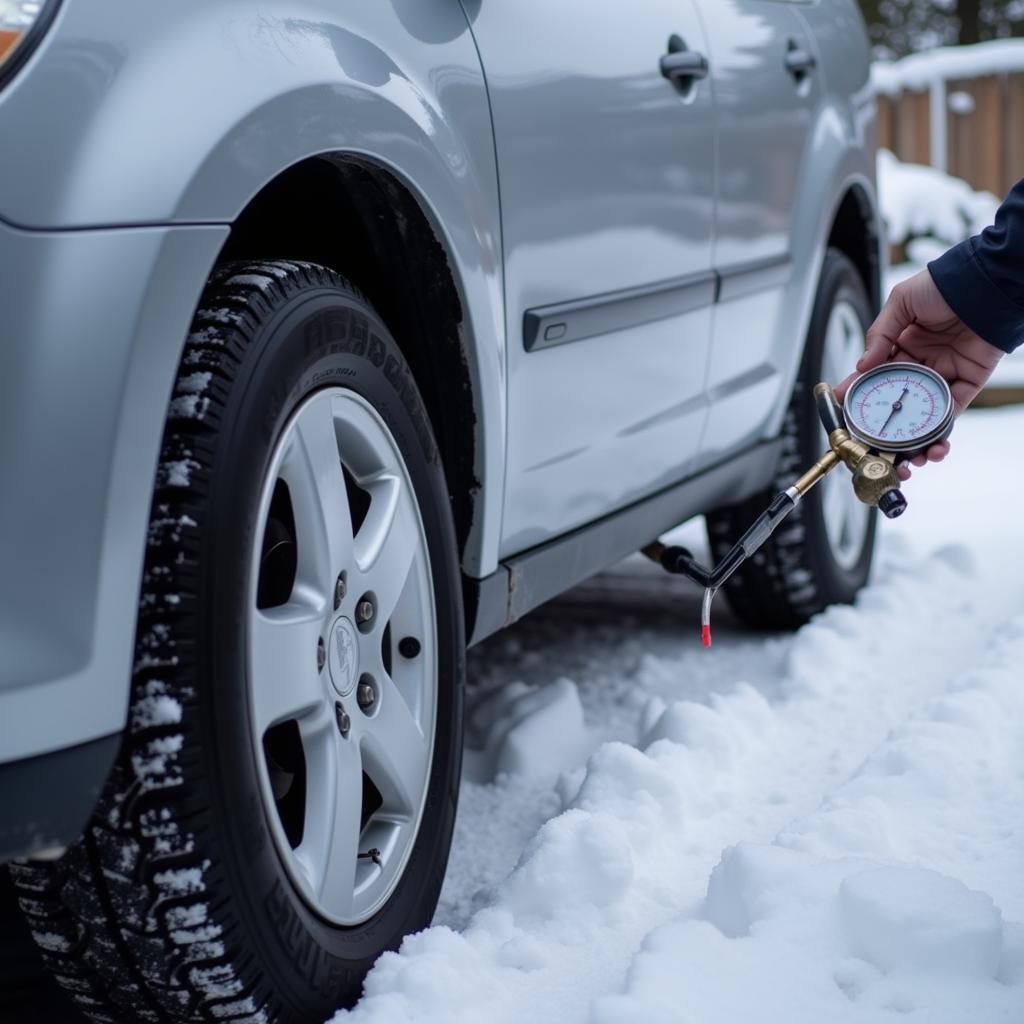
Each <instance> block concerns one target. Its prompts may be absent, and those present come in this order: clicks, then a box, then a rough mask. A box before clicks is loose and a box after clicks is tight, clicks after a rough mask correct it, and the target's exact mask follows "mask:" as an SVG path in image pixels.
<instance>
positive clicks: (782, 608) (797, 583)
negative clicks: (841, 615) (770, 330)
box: [707, 249, 877, 629]
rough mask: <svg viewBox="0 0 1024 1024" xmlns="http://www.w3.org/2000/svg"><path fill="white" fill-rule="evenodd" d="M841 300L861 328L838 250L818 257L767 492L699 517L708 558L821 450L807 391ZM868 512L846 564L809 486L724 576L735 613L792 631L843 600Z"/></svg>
mask: <svg viewBox="0 0 1024 1024" xmlns="http://www.w3.org/2000/svg"><path fill="white" fill-rule="evenodd" d="M841 300H842V301H846V302H849V303H850V305H851V306H852V307H853V308H854V309H855V310H856V311H857V316H858V318H859V319H860V321H861V325H862V327H863V328H864V330H865V331H867V328H868V326H869V325H870V323H871V320H872V316H871V303H870V301H869V299H868V296H867V292H866V291H865V288H864V284H863V281H862V280H861V277H860V275H859V274H858V273H857V269H856V268H855V267H854V265H853V264H852V263H851V262H850V260H849V259H848V258H847V257H846V256H845V255H843V253H841V252H839V251H837V250H835V249H829V250H828V252H827V253H826V254H825V262H824V265H823V266H822V271H821V279H820V281H819V284H818V291H817V295H816V297H815V302H814V310H813V313H812V316H811V324H810V328H809V330H808V334H807V343H806V346H805V349H804V356H803V360H802V361H801V364H800V370H799V373H798V374H797V380H796V384H795V387H794V390H793V397H792V399H791V400H790V405H789V409H788V410H787V413H786V418H785V422H784V425H783V429H782V439H783V449H782V454H781V457H780V459H779V465H778V469H777V471H776V474H775V479H774V481H773V484H772V487H771V489H770V490H766V491H764V492H762V493H760V494H756V495H754V497H752V498H750V499H748V500H746V501H743V502H741V503H739V504H737V505H732V506H729V507H727V508H721V509H718V510H716V511H714V512H712V513H711V514H709V515H708V516H707V528H708V538H709V540H710V544H711V551H712V554H713V557H714V560H715V561H717V560H718V559H720V558H721V557H722V556H723V555H724V554H725V553H726V552H727V551H728V550H729V548H731V547H732V546H733V544H735V543H736V541H737V540H738V539H739V538H740V536H741V535H742V534H743V532H744V531H745V530H746V529H747V527H749V526H750V524H751V523H752V522H753V521H754V520H755V519H756V518H757V516H759V515H760V514H761V513H762V512H763V511H764V509H765V508H766V507H767V505H768V502H769V501H771V499H772V497H774V495H775V494H777V493H778V492H779V491H780V490H784V489H785V488H786V487H789V486H790V485H791V484H792V483H793V481H794V480H796V479H797V477H799V476H800V475H801V474H802V473H803V472H804V470H806V469H807V468H808V467H809V466H810V465H811V464H812V463H813V462H814V461H815V460H816V459H817V458H819V456H820V455H821V454H822V452H823V451H824V449H825V439H824V434H823V433H822V429H821V423H820V421H819V418H818V414H817V411H816V409H815V404H814V399H813V397H812V394H811V388H813V386H814V385H815V384H816V383H817V382H818V381H819V380H821V376H822V362H823V357H824V347H825V330H826V327H827V325H828V321H829V316H830V314H831V312H832V309H833V308H834V306H835V305H836V304H837V303H838V302H839V301H841ZM876 527H877V516H876V515H875V514H874V513H872V514H871V518H870V522H869V524H868V529H867V532H866V535H865V537H864V543H863V545H862V548H861V551H860V556H859V557H858V558H857V559H856V561H855V562H854V564H853V565H852V566H851V567H850V568H844V567H843V566H841V565H840V564H839V563H838V562H837V561H836V557H835V553H834V552H833V549H832V545H831V543H830V542H829V538H828V533H827V531H826V529H825V519H824V514H823V508H822V489H821V487H820V485H819V486H818V487H817V488H815V489H814V490H813V491H812V492H811V493H810V494H809V495H808V496H807V498H806V499H805V500H804V501H803V502H802V503H801V504H800V505H799V506H798V507H797V508H796V510H795V511H794V512H793V513H791V515H790V516H789V518H788V519H787V520H786V521H785V523H783V525H782V526H780V527H779V529H778V531H777V532H776V533H775V534H774V536H772V537H771V539H770V540H768V542H767V543H766V544H765V545H764V546H763V547H762V548H761V549H760V550H759V551H758V552H757V553H756V554H755V555H754V556H753V557H752V558H751V559H750V560H749V561H748V562H747V563H746V564H744V566H743V567H742V568H741V569H740V570H739V571H738V572H737V573H736V574H735V575H734V576H733V577H732V578H731V579H730V580H729V581H728V583H727V584H726V585H725V593H726V595H727V596H728V599H729V604H730V605H731V606H732V608H733V610H734V611H735V612H736V614H737V616H738V617H739V618H740V619H741V620H743V621H744V622H745V623H747V624H748V625H750V626H754V627H756V628H759V629H796V628H798V627H799V626H802V625H803V624H804V623H805V622H807V621H808V619H810V618H811V616H813V615H816V614H817V613H818V612H820V611H822V610H823V609H825V608H827V607H828V606H829V605H831V604H848V603H849V602H851V601H852V600H853V599H854V597H855V596H856V594H857V592H858V591H859V590H860V589H861V587H863V586H864V584H865V583H866V582H867V579H868V574H869V573H870V571H871V559H872V556H873V553H874V546H875V530H876Z"/></svg>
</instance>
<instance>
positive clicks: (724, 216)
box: [699, 0, 882, 467]
mask: <svg viewBox="0 0 1024 1024" xmlns="http://www.w3.org/2000/svg"><path fill="white" fill-rule="evenodd" d="M709 7H710V8H712V10H713V11H714V12H715V13H713V14H711V15H709V13H708V8H709ZM702 11H703V12H704V16H705V19H706V21H707V22H708V25H709V28H708V31H709V36H710V39H711V45H712V51H713V52H715V43H716V40H717V41H719V42H720V41H721V40H722V39H723V38H724V37H725V36H726V34H727V32H728V31H729V30H730V29H731V30H736V29H737V27H745V30H746V31H747V32H748V33H749V34H750V36H751V38H750V39H749V40H748V41H747V43H746V45H745V46H743V47H742V49H741V48H739V47H738V45H737V44H738V42H739V39H738V37H739V36H740V35H742V33H738V32H737V37H736V38H732V39H731V40H730V41H729V48H731V49H734V50H735V51H736V52H733V53H732V55H731V56H730V57H729V58H728V60H729V61H731V62H732V63H733V64H735V65H736V66H735V67H734V69H733V70H732V71H731V72H730V73H729V77H730V78H731V82H730V88H733V89H735V94H734V95H732V96H730V95H729V94H724V93H723V90H722V88H719V90H718V92H717V93H716V96H717V97H718V98H719V99H720V102H721V103H722V104H723V106H725V107H726V108H728V107H729V106H730V105H731V106H732V107H733V108H734V109H733V113H732V115H731V116H732V117H733V118H734V119H737V120H738V121H739V123H735V124H732V125H730V124H729V123H728V122H726V123H725V124H720V137H721V138H722V140H723V150H722V157H721V159H722V161H723V164H722V170H721V173H720V186H719V187H720V196H722V202H721V203H720V207H719V209H720V217H719V221H718V232H717V237H716V253H715V262H716V266H717V267H718V268H719V269H720V271H721V272H722V273H723V274H725V275H728V274H729V272H730V268H733V267H736V266H739V267H740V268H741V269H742V268H743V266H744V265H745V264H746V263H747V260H749V259H751V258H754V259H764V260H766V261H770V260H772V259H778V258H780V257H784V258H785V260H786V261H787V262H786V264H784V265H783V264H780V268H784V270H785V273H784V276H783V275H780V277H779V282H780V284H779V286H777V287H770V288H766V289H763V290H758V291H751V292H750V293H748V294H744V295H741V296H740V297H738V298H736V299H729V297H728V296H727V295H726V294H723V296H722V301H721V302H719V304H718V305H716V307H715V325H714V341H713V344H712V355H711V370H710V375H709V381H708V392H709V397H710V399H711V411H710V414H709V417H708V423H707V430H706V433H705V436H704V440H703V443H702V446H701V457H700V461H699V465H700V466H701V467H703V466H707V465H713V464H715V463H716V462H717V461H719V460H721V459H722V458H724V457H727V456H729V455H730V454H731V453H733V452H736V451H740V450H742V449H743V448H744V447H745V446H747V445H749V444H751V443H753V442H754V441H756V440H758V439H764V438H770V437H773V436H775V435H776V434H777V433H778V431H779V430H780V429H781V426H782V420H783V417H784V416H785V413H786V409H787V407H788V399H789V395H790V393H791V392H792V388H793V381H794V379H795V377H796V374H797V368H798V365H799V362H800V359H801V357H802V354H803V341H804V338H805V336H806V332H807V326H808V323H809V320H810V315H811V308H812V306H813V302H814V296H815V292H816V289H817V282H818V276H819V272H820V269H821V264H822V262H823V260H824V258H825V249H826V246H827V244H828V236H829V232H830V230H831V226H832V224H833V222H834V219H835V215H836V212H837V210H838V207H839V205H840V203H841V201H842V199H843V197H844V196H845V195H846V194H847V192H848V191H849V190H850V189H852V188H857V189H859V190H860V191H861V192H862V193H863V195H864V197H865V199H866V202H867V205H868V206H869V207H870V208H872V209H875V210H877V203H876V198H875V168H874V147H875V139H874V118H875V113H874V97H873V95H872V93H871V91H870V80H869V74H868V68H869V57H870V53H869V46H868V41H867V33H866V31H865V29H864V25H863V21H862V20H861V18H860V14H859V12H858V11H857V9H856V7H855V5H854V3H853V0H827V2H811V3H787V2H784V0H781V2H780V0H721V5H719V4H718V3H717V2H712V3H705V5H704V6H703V7H702ZM730 12H731V14H732V18H731V20H730V21H728V22H727V23H725V24H723V23H721V22H719V21H718V20H717V19H719V18H724V17H726V16H727V15H728V14H730ZM766 12H767V13H766ZM716 26H717V28H716ZM790 39H792V40H793V42H794V43H795V44H797V45H799V46H807V47H809V48H810V51H811V53H812V55H813V56H814V58H815V61H816V67H815V69H814V71H813V73H812V74H811V75H810V76H808V78H807V80H806V82H805V85H804V87H803V88H802V89H794V84H795V83H794V82H793V80H792V78H791V77H790V76H789V75H787V74H786V73H785V72H783V71H782V70H781V68H780V67H779V65H780V63H781V60H782V58H783V55H784V50H785V49H786V48H787V46H788V44H789V40H790ZM759 40H760V41H759ZM758 46H763V47H765V48H766V49H767V51H768V53H767V55H766V56H765V57H764V58H763V59H762V60H761V61H760V63H759V69H760V75H761V76H764V75H766V74H768V73H770V74H771V77H772V81H773V82H774V83H775V86H776V91H775V94H774V102H775V107H774V108H773V109H774V114H773V115H771V116H766V115H765V114H764V112H763V111H760V112H759V110H758V102H757V101H756V100H755V99H753V97H755V96H756V95H758V94H762V95H769V88H768V86H767V85H766V84H765V83H764V82H760V83H757V82H754V81H752V80H751V78H750V75H751V72H752V69H751V68H749V67H748V66H746V64H747V62H748V61H749V54H751V53H757V52H758ZM716 56H717V57H718V58H721V57H722V54H721V52H717V53H716ZM715 81H716V85H719V80H718V79H716V80H715ZM786 102H788V103H789V104H790V106H789V107H788V108H787V107H786V106H785V104H786ZM787 109H788V115H785V116H783V114H782V111H784V110H787ZM723 116H724V115H723ZM780 122H784V123H780ZM771 135H774V136H775V138H777V139H778V140H785V142H786V145H785V146H784V147H781V148H777V147H776V146H774V145H773V143H772V142H771V141H770V138H769V137H768V136H771ZM730 138H731V143H730ZM750 154H757V156H756V161H757V162H756V165H755V166H757V167H762V166H763V167H764V168H765V170H764V177H765V180H764V181H763V182H762V181H759V180H756V179H753V180H752V179H750V178H749V176H748V175H749V171H750V169H751V168H750V167H749V166H746V165H753V164H754V158H752V157H751V156H750ZM762 160H763V161H764V163H763V165H762ZM730 166H731V167H733V168H739V170H740V173H737V174H730V173H729V170H728V168H729V167H730ZM745 190H746V192H747V195H746V198H744V192H745ZM759 192H760V194H761V197H760V198H761V201H760V203H759V202H758V193H759ZM759 206H760V209H761V216H760V217H758V216H757V210H758V207H759ZM730 211H731V212H730ZM779 225H782V227H781V228H780V226H779ZM759 232H763V234H764V236H765V238H766V239H767V241H763V242H761V243H758V244H757V245H755V244H754V238H755V236H756V235H757V234H758V233H759ZM879 237H882V235H881V231H880V224H876V227H875V238H876V239H877V238H879ZM868 290H869V292H870V291H872V289H871V288H869V289H868ZM752 325H756V328H757V329H756V330H754V331H752V330H751V326H752Z"/></svg>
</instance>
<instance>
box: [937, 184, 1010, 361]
mask: <svg viewBox="0 0 1024 1024" xmlns="http://www.w3.org/2000/svg"><path fill="white" fill-rule="evenodd" d="M928 271H929V273H930V274H931V275H932V280H933V281H934V282H935V284H936V286H937V287H938V289H939V291H940V292H941V293H942V297H943V298H944V299H945V300H946V302H948V303H949V306H950V308H951V309H952V310H953V312H954V313H956V315H957V316H958V317H960V319H961V320H963V322H964V323H965V324H967V326H968V327H970V329H971V330H972V331H974V333H975V334H978V335H980V336H981V337H982V338H984V339H985V340H986V341H987V342H988V343H989V344H990V345H995V346H996V348H1001V349H1002V350H1003V351H1004V352H1012V351H1013V350H1014V349H1015V348H1017V347H1019V346H1020V345H1024V178H1022V179H1021V180H1020V181H1018V182H1017V184H1016V185H1014V186H1013V188H1012V189H1011V190H1010V194H1009V195H1008V196H1007V197H1006V201H1005V202H1004V203H1003V205H1002V206H1000V207H999V210H998V212H997V213H996V222H995V224H993V225H992V227H990V228H985V230H984V231H983V232H982V233H981V234H980V235H975V236H974V237H973V238H968V239H967V241H966V242H961V243H960V244H959V245H955V246H954V247H953V248H952V249H950V250H949V252H947V253H945V254H944V255H942V256H940V257H939V258H938V259H937V260H932V262H931V263H929V264H928Z"/></svg>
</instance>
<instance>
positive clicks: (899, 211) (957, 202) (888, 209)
mask: <svg viewBox="0 0 1024 1024" xmlns="http://www.w3.org/2000/svg"><path fill="white" fill-rule="evenodd" d="M878 196H879V201H880V203H881V207H882V219H883V220H884V221H885V226H886V232H887V233H888V236H889V242H890V244H892V245H902V246H904V247H905V248H906V250H907V253H908V255H909V256H910V258H911V259H912V260H914V261H915V262H925V261H927V260H929V259H932V258H933V257H934V256H936V255H938V254H939V253H940V252H943V251H945V250H946V249H948V248H949V246H951V245H955V244H956V243H957V242H960V241H963V239H965V238H968V237H970V236H971V235H976V234H978V233H979V232H980V231H982V230H983V229H984V228H986V227H988V225H989V224H991V223H992V220H993V218H994V217H995V212H996V210H997V208H998V207H999V200H998V199H997V198H996V197H995V196H994V195H993V194H992V193H991V192H975V191H974V189H972V188H971V186H970V185H968V184H967V182H966V181H962V180H961V179H959V178H954V177H952V176H951V175H949V174H945V173H944V172H942V171H938V170H936V169H935V168H934V167H925V166H923V165H921V164H905V163H901V162H900V161H899V160H897V159H896V157H895V156H894V155H893V154H892V153H891V152H890V151H889V150H887V149H882V150H879V152H878Z"/></svg>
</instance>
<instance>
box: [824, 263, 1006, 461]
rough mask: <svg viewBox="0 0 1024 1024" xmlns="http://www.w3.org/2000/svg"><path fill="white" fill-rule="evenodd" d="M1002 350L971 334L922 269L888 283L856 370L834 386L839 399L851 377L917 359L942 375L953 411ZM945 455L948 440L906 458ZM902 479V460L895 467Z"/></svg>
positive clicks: (963, 404)
mask: <svg viewBox="0 0 1024 1024" xmlns="http://www.w3.org/2000/svg"><path fill="white" fill-rule="evenodd" d="M1003 355H1005V353H1004V352H1003V351H1002V349H998V348H996V347H995V345H990V344H989V343H988V342H987V341H985V339H984V338H981V337H980V336H979V335H977V334H975V333H974V331H972V330H971V329H970V328H969V327H968V326H967V325H966V324H965V323H964V322H963V321H962V320H961V319H960V318H959V317H958V316H957V315H956V313H954V312H953V310H952V309H950V308H949V306H948V304H947V303H946V300H945V299H944V298H943V297H942V293H941V292H940V291H939V289H938V288H937V287H936V286H935V282H934V281H933V280H932V276H931V274H929V273H928V271H927V270H922V271H921V272H920V273H918V274H915V275H914V276H913V277H911V278H908V279H907V280H906V281H903V282H901V283H900V284H898V285H896V287H895V288H893V290H892V293H891V294H890V295H889V298H888V301H887V302H886V303H885V306H884V307H883V309H882V312H881V313H879V314H878V318H877V319H876V320H875V322H874V323H873V324H872V325H871V327H870V328H869V329H868V336H867V351H866V352H865V353H864V355H862V356H861V357H860V359H858V360H857V370H856V372H855V373H851V374H850V375H849V377H847V378H846V379H845V380H844V381H842V382H841V383H840V384H839V385H838V387H836V389H835V392H836V397H837V398H838V399H839V401H840V402H841V401H842V400H843V398H844V397H845V396H846V391H847V389H848V388H849V386H850V384H851V383H852V382H853V380H854V378H855V377H857V376H858V375H859V374H861V373H864V372H865V371H867V370H870V369H872V368H873V367H875V366H881V365H882V363H885V362H887V361H888V360H890V359H902V360H909V361H910V362H915V363H923V364H924V365H925V366H929V367H931V368H932V369H933V370H935V372H936V373H939V374H941V375H942V376H943V377H945V379H946V381H947V382H948V383H949V390H950V391H951V392H952V395H953V405H954V408H955V411H956V415H957V416H959V415H960V413H962V412H963V411H964V409H966V408H967V406H968V405H970V404H971V402H972V401H973V400H974V399H975V397H976V396H977V394H978V392H979V391H981V389H982V387H984V385H985V382H986V381H987V380H988V379H989V377H991V376H992V371H993V370H994V369H995V368H996V364H997V363H998V362H999V360H1000V359H1001V358H1002V356H1003ZM948 454H949V442H948V441H939V442H938V443H937V444H933V445H932V446H931V447H930V448H929V449H928V451H927V452H925V453H924V454H923V455H917V456H915V457H914V458H913V459H912V460H911V461H912V462H913V464H914V465H915V466H923V465H924V464H925V462H941V461H942V460H943V459H944V458H945V457H946V456H947V455H948ZM897 471H898V472H899V475H900V478H901V479H903V480H907V479H908V478H909V477H910V470H909V469H908V468H907V466H906V464H905V463H904V464H901V465H900V466H899V467H897Z"/></svg>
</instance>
